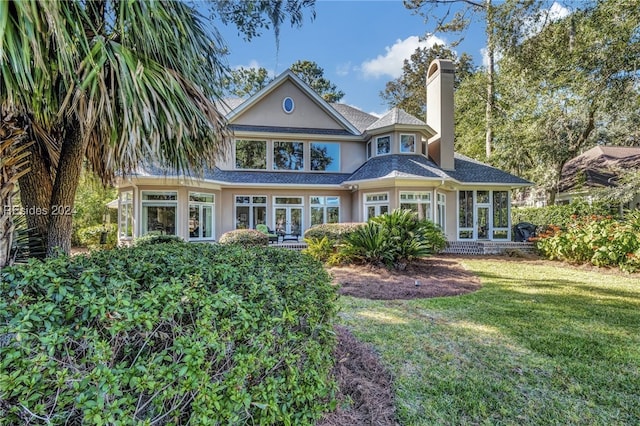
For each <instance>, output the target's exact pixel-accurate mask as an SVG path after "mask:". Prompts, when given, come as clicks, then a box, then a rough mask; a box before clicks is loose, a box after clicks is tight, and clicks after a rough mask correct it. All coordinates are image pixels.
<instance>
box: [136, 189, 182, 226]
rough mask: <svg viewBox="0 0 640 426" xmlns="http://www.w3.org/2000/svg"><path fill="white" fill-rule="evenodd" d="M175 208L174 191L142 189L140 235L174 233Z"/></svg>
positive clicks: (176, 207)
mask: <svg viewBox="0 0 640 426" xmlns="http://www.w3.org/2000/svg"><path fill="white" fill-rule="evenodd" d="M177 210H178V193H177V192H176V191H142V227H141V228H142V229H141V230H140V235H146V234H155V235H176V223H177V220H176V219H177Z"/></svg>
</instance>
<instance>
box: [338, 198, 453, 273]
mask: <svg viewBox="0 0 640 426" xmlns="http://www.w3.org/2000/svg"><path fill="white" fill-rule="evenodd" d="M344 241H345V242H344V244H343V245H342V246H341V247H340V254H341V256H342V257H343V258H344V259H345V260H348V261H354V262H363V263H370V264H374V265H384V266H386V267H394V268H396V269H404V268H405V267H406V266H407V264H408V263H410V262H411V261H413V260H415V259H418V258H422V257H427V256H430V255H433V254H435V253H438V252H439V251H441V250H442V249H443V248H444V247H445V244H446V238H445V236H444V234H443V233H442V231H440V229H439V228H438V227H437V226H436V225H434V224H433V223H432V222H431V221H428V220H420V219H418V218H417V217H416V215H415V213H414V212H412V211H411V210H400V209H396V210H394V211H392V212H391V213H388V214H383V215H380V216H377V217H374V218H372V219H370V220H369V222H368V223H367V224H366V225H365V226H362V227H359V228H358V229H356V230H355V231H354V232H352V233H350V234H347V236H346V237H345V239H344Z"/></svg>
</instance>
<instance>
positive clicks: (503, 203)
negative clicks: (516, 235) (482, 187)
mask: <svg viewBox="0 0 640 426" xmlns="http://www.w3.org/2000/svg"><path fill="white" fill-rule="evenodd" d="M492 197H493V230H492V235H491V237H492V239H494V240H510V239H511V233H510V231H511V229H510V227H509V217H510V214H509V205H510V203H509V191H493V193H492Z"/></svg>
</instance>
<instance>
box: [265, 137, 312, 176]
mask: <svg viewBox="0 0 640 426" xmlns="http://www.w3.org/2000/svg"><path fill="white" fill-rule="evenodd" d="M281 143H289V144H294V143H295V144H300V145H301V146H302V163H301V165H300V168H298V169H284V168H279V167H277V166H276V153H275V149H276V145H277V144H281ZM306 145H307V144H306V143H305V142H303V141H287V140H274V141H273V142H272V143H271V169H272V170H275V171H280V172H302V171H304V170H305V165H306V163H307V161H308V160H307V155H308V154H307V151H308V149H307V146H306Z"/></svg>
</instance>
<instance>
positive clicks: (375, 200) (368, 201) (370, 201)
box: [363, 192, 389, 222]
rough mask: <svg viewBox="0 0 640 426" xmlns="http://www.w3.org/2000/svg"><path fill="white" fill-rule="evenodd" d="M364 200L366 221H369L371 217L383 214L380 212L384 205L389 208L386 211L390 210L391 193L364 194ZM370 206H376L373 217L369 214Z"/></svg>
mask: <svg viewBox="0 0 640 426" xmlns="http://www.w3.org/2000/svg"><path fill="white" fill-rule="evenodd" d="M363 200H364V210H363V212H364V220H365V222H366V221H368V220H369V219H370V218H371V217H375V216H380V215H381V214H382V213H380V211H381V208H382V207H386V208H387V211H386V213H388V212H389V193H388V192H371V193H368V194H363ZM368 207H374V214H373V216H371V217H370V216H369V209H368Z"/></svg>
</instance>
